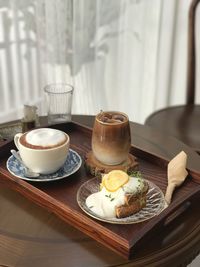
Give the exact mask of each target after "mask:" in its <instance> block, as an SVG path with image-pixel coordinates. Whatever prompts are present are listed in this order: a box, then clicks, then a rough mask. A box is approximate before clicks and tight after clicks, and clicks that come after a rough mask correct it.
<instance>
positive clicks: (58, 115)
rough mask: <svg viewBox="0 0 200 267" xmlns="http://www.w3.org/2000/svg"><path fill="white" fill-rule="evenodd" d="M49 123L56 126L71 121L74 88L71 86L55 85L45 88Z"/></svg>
mask: <svg viewBox="0 0 200 267" xmlns="http://www.w3.org/2000/svg"><path fill="white" fill-rule="evenodd" d="M44 91H45V93H46V100H47V108H48V123H49V124H56V123H61V122H69V121H71V110H72V100H73V91H74V88H73V86H72V85H70V84H64V83H55V84H49V85H47V86H45V88H44Z"/></svg>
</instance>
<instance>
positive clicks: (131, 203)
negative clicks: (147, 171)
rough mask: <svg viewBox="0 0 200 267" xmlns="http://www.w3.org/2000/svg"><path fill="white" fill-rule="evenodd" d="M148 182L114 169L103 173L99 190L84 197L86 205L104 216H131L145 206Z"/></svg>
mask: <svg viewBox="0 0 200 267" xmlns="http://www.w3.org/2000/svg"><path fill="white" fill-rule="evenodd" d="M148 188H149V186H148V183H147V182H146V181H145V180H144V179H142V178H141V177H131V176H128V174H127V173H125V172H123V171H120V170H114V171H111V172H109V173H108V174H105V175H104V176H103V178H102V183H101V184H100V191H99V192H97V193H94V194H92V195H90V196H89V197H88V198H87V199H86V205H87V206H88V207H89V208H90V209H91V210H92V211H93V212H94V213H96V214H97V215H99V216H101V217H104V218H113V217H117V218H123V217H128V216H131V215H132V214H134V213H136V212H138V211H140V210H141V209H142V208H143V207H145V206H146V194H147V192H148Z"/></svg>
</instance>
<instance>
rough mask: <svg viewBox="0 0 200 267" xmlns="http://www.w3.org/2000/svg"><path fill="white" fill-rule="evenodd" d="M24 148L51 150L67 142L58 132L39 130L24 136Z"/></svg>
mask: <svg viewBox="0 0 200 267" xmlns="http://www.w3.org/2000/svg"><path fill="white" fill-rule="evenodd" d="M24 137H25V140H24V141H25V143H26V144H24V142H23V140H21V143H23V144H24V145H25V146H28V147H33V148H34V147H36V148H52V147H56V146H60V145H62V144H64V143H65V142H66V140H67V138H66V135H65V134H64V133H63V132H62V131H59V130H56V129H50V128H40V129H35V130H32V131H30V132H28V133H26V134H25V136H24Z"/></svg>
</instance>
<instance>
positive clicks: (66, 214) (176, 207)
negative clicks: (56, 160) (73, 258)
mask: <svg viewBox="0 0 200 267" xmlns="http://www.w3.org/2000/svg"><path fill="white" fill-rule="evenodd" d="M53 128H56V129H60V130H62V131H65V132H67V133H68V134H69V136H70V139H71V148H72V149H74V150H75V151H77V152H78V153H79V154H80V156H81V157H82V159H83V162H84V158H85V155H86V153H87V152H88V151H89V150H91V134H92V130H91V129H89V128H86V127H83V126H81V125H78V124H75V123H68V124H60V125H55V126H53ZM14 147H15V146H14V143H13V142H7V143H6V144H4V145H3V146H2V147H0V182H1V183H3V184H5V185H6V186H8V187H10V188H12V189H13V190H16V191H18V192H20V193H21V194H22V195H24V196H25V197H27V198H28V199H30V200H32V201H33V202H35V203H36V204H38V205H40V206H42V207H44V208H46V209H48V210H49V211H50V212H53V213H55V214H56V215H58V216H59V217H60V218H62V219H63V220H64V221H66V222H67V223H69V224H71V225H73V226H74V227H75V228H77V229H79V230H80V231H82V232H84V233H85V234H87V235H89V236H90V237H92V238H94V239H95V240H96V241H98V242H100V243H102V244H104V245H105V246H107V247H108V248H110V249H112V250H114V251H116V252H117V253H119V254H120V255H122V256H124V257H125V258H131V256H132V255H133V253H134V252H135V251H137V247H138V246H139V244H140V242H141V241H142V242H143V240H144V239H145V238H147V237H148V234H149V233H155V234H159V231H161V230H162V229H163V227H165V225H166V224H167V223H168V222H169V221H172V220H173V219H174V218H175V217H176V216H177V215H178V214H180V212H181V211H182V210H183V207H185V206H186V205H187V203H188V201H189V200H191V199H192V198H193V197H195V195H196V194H197V193H198V192H199V191H200V184H198V183H196V182H195V181H193V179H192V178H193V176H192V175H191V174H193V173H194V176H195V177H196V181H197V180H198V177H199V176H200V174H199V173H198V172H194V171H193V170H191V171H190V170H189V171H190V175H189V176H188V178H187V179H186V181H185V182H184V184H183V185H182V186H181V187H180V188H179V189H178V190H176V191H175V193H174V195H173V201H172V203H171V205H170V206H169V207H168V208H167V209H165V210H164V211H163V212H162V213H161V214H159V215H158V216H156V217H154V218H152V219H150V220H148V221H145V222H141V223H138V224H131V225H114V224H108V223H105V222H100V221H97V220H95V219H93V218H91V217H89V216H88V215H87V214H85V213H84V212H83V211H82V210H81V209H80V208H79V206H78V204H77V201H76V194H77V190H78V189H79V187H80V186H81V185H82V184H83V183H84V182H85V181H87V180H88V179H90V178H91V177H92V176H90V175H88V174H87V173H86V171H85V168H84V164H82V166H81V168H80V169H79V170H78V171H77V172H76V173H75V174H73V175H71V176H70V177H67V178H64V179H62V180H58V181H54V182H44V183H41V182H38V183H37V182H26V181H24V180H21V179H19V178H17V177H15V176H13V175H11V174H10V173H9V172H8V170H7V169H6V161H7V159H8V157H9V156H10V149H12V148H14ZM131 153H132V154H134V156H136V157H137V158H138V162H139V169H140V171H141V172H142V174H143V176H144V177H145V178H147V179H149V180H150V181H152V182H154V183H155V184H156V185H157V186H159V187H160V188H161V190H162V191H163V192H165V190H166V186H167V172H166V170H167V169H166V168H167V163H168V161H167V160H166V159H163V158H159V157H158V156H156V155H152V154H151V153H149V152H147V151H143V150H141V149H140V148H138V147H135V146H132V148H131Z"/></svg>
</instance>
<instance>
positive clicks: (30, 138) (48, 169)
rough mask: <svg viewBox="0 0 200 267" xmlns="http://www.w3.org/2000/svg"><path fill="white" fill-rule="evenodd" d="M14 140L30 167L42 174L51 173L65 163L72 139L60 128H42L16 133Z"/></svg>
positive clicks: (25, 162)
mask: <svg viewBox="0 0 200 267" xmlns="http://www.w3.org/2000/svg"><path fill="white" fill-rule="evenodd" d="M14 142H15V145H16V147H17V148H18V149H19V153H20V156H21V158H22V160H23V162H24V164H25V165H26V166H27V167H28V168H29V169H31V170H32V171H34V172H38V173H41V174H50V173H53V172H56V171H57V170H58V169H59V168H60V167H61V166H62V165H63V164H64V163H65V160H66V158H67V154H68V151H69V143H70V139H69V136H68V135H67V134H66V133H64V132H62V131H60V130H56V129H50V128H40V129H34V130H31V131H29V132H26V133H24V134H21V133H20V134H16V135H15V137H14Z"/></svg>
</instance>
